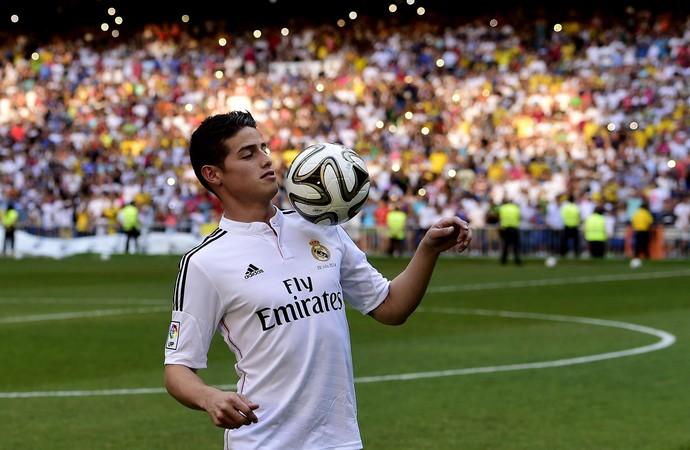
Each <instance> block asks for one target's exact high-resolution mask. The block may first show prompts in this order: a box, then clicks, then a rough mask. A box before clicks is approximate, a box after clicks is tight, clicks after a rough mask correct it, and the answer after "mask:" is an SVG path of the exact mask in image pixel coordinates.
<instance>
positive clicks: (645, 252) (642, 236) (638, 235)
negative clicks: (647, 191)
mask: <svg viewBox="0 0 690 450" xmlns="http://www.w3.org/2000/svg"><path fill="white" fill-rule="evenodd" d="M652 225H654V216H653V215H652V212H651V211H650V210H649V203H648V202H647V201H646V200H644V201H643V202H642V205H640V207H639V208H637V211H635V213H634V214H633V216H632V219H631V220H630V226H631V227H632V229H633V236H634V238H635V254H634V256H633V257H634V258H640V259H642V258H646V259H649V237H650V233H651V229H652Z"/></svg>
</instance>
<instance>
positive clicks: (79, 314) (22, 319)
mask: <svg viewBox="0 0 690 450" xmlns="http://www.w3.org/2000/svg"><path fill="white" fill-rule="evenodd" d="M169 309H170V307H167V306H146V307H141V308H120V309H100V310H96V311H74V312H66V313H55V314H36V315H34V316H17V317H0V324H3V323H26V322H42V321H45V320H66V319H82V318H84V317H103V316H121V315H123V314H148V313H152V312H160V311H167V310H169Z"/></svg>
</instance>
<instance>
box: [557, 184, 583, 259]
mask: <svg viewBox="0 0 690 450" xmlns="http://www.w3.org/2000/svg"><path fill="white" fill-rule="evenodd" d="M561 218H562V219H563V234H562V235H561V257H564V256H565V255H567V254H568V250H569V248H568V247H569V245H570V242H572V243H573V253H574V254H575V257H576V258H578V257H579V256H580V222H581V218H580V207H579V206H578V205H577V203H575V197H574V196H573V195H572V194H570V195H569V196H568V199H567V200H566V201H565V202H563V204H562V205H561Z"/></svg>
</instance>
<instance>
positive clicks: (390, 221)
mask: <svg viewBox="0 0 690 450" xmlns="http://www.w3.org/2000/svg"><path fill="white" fill-rule="evenodd" d="M386 224H387V225H388V252H387V253H388V256H402V254H403V250H404V244H405V234H406V233H405V232H406V229H405V226H406V224H407V213H405V211H403V210H402V209H401V207H400V203H398V202H394V203H393V207H392V208H391V209H390V211H388V214H386Z"/></svg>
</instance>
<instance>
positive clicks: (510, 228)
mask: <svg viewBox="0 0 690 450" xmlns="http://www.w3.org/2000/svg"><path fill="white" fill-rule="evenodd" d="M498 223H499V225H500V233H501V264H507V263H508V253H509V252H510V251H512V253H513V259H514V262H515V264H517V265H520V264H522V261H521V259H520V207H519V206H518V205H517V203H515V202H513V201H512V200H506V201H505V202H503V204H502V205H501V206H500V207H499V208H498Z"/></svg>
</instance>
